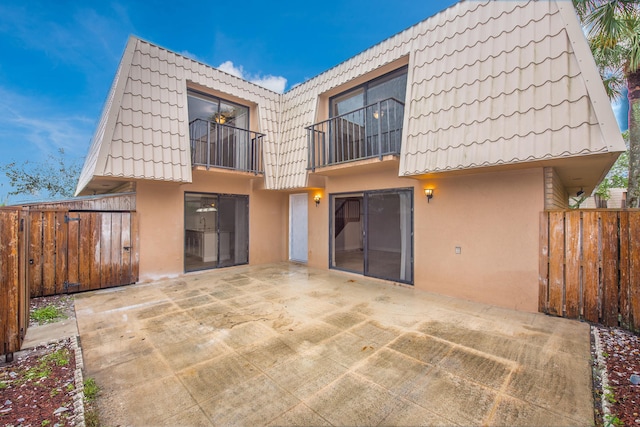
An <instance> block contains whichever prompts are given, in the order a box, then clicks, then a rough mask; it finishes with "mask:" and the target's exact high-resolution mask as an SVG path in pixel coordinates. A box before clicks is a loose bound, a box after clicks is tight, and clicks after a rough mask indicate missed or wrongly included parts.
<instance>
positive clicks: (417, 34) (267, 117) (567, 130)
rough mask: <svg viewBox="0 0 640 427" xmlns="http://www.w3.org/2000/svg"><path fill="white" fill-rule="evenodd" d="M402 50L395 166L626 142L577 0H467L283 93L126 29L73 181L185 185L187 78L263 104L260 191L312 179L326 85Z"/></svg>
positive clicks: (553, 155)
mask: <svg viewBox="0 0 640 427" xmlns="http://www.w3.org/2000/svg"><path fill="white" fill-rule="evenodd" d="M402 58H405V60H408V63H409V70H408V83H407V104H406V109H405V117H404V132H403V143H402V149H401V156H400V170H399V175H407V176H410V175H422V174H427V173H433V172H441V171H450V170H461V169H470V168H477V167H484V166H494V165H501V164H507V163H522V162H530V161H538V160H546V159H558V158H564V157H574V156H579V155H585V154H597V153H607V152H617V151H623V150H624V149H625V147H624V143H623V141H622V138H621V137H620V133H619V130H618V128H617V125H616V122H615V118H614V116H613V113H612V111H611V108H610V104H609V102H608V100H607V98H606V95H605V93H604V89H603V88H602V84H601V81H600V78H599V76H598V74H597V69H596V67H595V63H594V62H593V58H592V56H591V54H590V51H589V47H588V45H587V42H586V40H585V38H584V35H583V34H582V30H581V28H580V25H579V22H578V20H577V17H576V15H575V12H574V10H573V7H572V5H571V2H569V1H562V0H559V1H545V0H537V1H536V0H533V1H463V2H460V3H457V4H456V5H454V6H452V7H450V8H448V9H446V10H444V11H442V12H440V13H438V14H437V15H434V16H432V17H431V18H428V19H426V20H424V21H422V22H420V23H418V24H416V25H415V26H413V27H411V28H408V29H407V30H405V31H403V32H401V33H399V34H396V35H394V36H392V37H390V38H388V39H386V40H384V41H382V42H381V43H379V44H377V45H375V46H373V47H371V48H369V49H367V50H365V51H364V52H362V53H360V54H358V55H356V56H354V57H352V58H350V59H348V60H347V61H345V62H343V63H341V64H339V65H337V66H335V67H333V68H331V69H329V70H327V71H325V72H324V73H322V74H320V75H318V76H316V77H314V78H312V79H310V80H308V81H306V82H304V83H302V84H300V85H298V86H296V87H294V88H293V89H291V90H289V91H288V92H286V93H285V94H284V95H280V94H276V93H274V92H271V91H269V90H267V89H264V88H262V87H259V86H256V85H255V84H252V83H250V82H247V81H244V80H242V79H239V78H236V77H234V76H231V75H229V74H226V73H224V72H222V71H220V70H217V69H215V68H212V67H209V66H207V65H205V64H202V63H199V62H197V61H194V60H192V59H189V58H185V57H183V56H181V55H179V54H176V53H173V52H170V51H168V50H165V49H162V48H160V47H158V46H155V45H153V44H150V43H148V42H145V41H142V40H139V39H137V38H134V37H132V38H131V39H130V40H129V43H128V45H127V48H126V50H125V53H124V55H123V59H122V61H121V64H120V67H119V69H118V72H117V73H116V77H115V80H114V83H113V86H112V88H111V90H110V92H109V96H108V98H107V101H106V103H105V108H104V111H103V115H102V118H101V121H100V123H99V125H98V128H97V130H96V134H95V136H94V138H93V141H92V144H91V147H90V150H89V154H88V156H87V160H86V162H85V167H84V169H83V172H82V175H81V178H80V181H79V183H78V191H81V190H82V189H83V188H84V187H85V186H86V185H87V184H88V183H89V182H90V181H91V179H92V178H93V177H94V176H95V177H122V178H141V179H158V180H168V181H176V182H190V181H191V165H190V154H189V153H190V152H189V136H188V132H189V131H188V123H187V120H188V112H187V109H186V105H187V101H186V87H187V84H188V83H195V84H198V85H202V86H205V87H208V88H212V89H214V90H216V91H219V92H222V93H227V94H230V95H232V96H233V97H236V98H239V99H242V100H245V101H246V102H248V103H250V104H252V105H255V106H257V112H258V127H259V129H258V130H259V131H260V132H262V133H265V134H266V143H265V148H264V153H263V154H264V157H265V159H264V160H265V162H264V163H265V180H266V182H265V185H266V188H270V189H289V188H299V187H305V186H306V185H307V176H308V173H307V169H306V168H307V140H306V137H307V134H306V129H305V128H306V127H307V126H310V125H311V124H313V123H314V122H316V121H318V117H319V113H318V110H319V96H321V95H326V94H327V93H329V92H330V91H332V90H334V91H335V90H336V88H339V87H340V86H341V85H348V84H350V82H353V81H355V80H356V79H362V78H363V76H365V75H366V74H367V73H370V72H372V71H375V70H377V69H379V68H380V67H382V66H385V65H387V64H390V63H392V62H394V61H398V60H401V59H402ZM407 58H408V59H407Z"/></svg>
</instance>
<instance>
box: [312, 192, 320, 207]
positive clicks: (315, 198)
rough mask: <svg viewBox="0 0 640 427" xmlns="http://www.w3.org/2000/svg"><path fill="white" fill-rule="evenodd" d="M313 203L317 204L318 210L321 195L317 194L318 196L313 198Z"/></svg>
mask: <svg viewBox="0 0 640 427" xmlns="http://www.w3.org/2000/svg"><path fill="white" fill-rule="evenodd" d="M313 201H314V202H316V208H317V207H318V205H319V204H320V195H319V194H316V195H315V196H314V197H313Z"/></svg>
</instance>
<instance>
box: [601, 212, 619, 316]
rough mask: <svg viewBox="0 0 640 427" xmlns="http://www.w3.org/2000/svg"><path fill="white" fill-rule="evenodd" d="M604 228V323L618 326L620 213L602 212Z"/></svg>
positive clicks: (602, 256)
mask: <svg viewBox="0 0 640 427" xmlns="http://www.w3.org/2000/svg"><path fill="white" fill-rule="evenodd" d="M600 219H601V226H602V252H601V253H602V255H601V258H602V319H601V321H602V323H604V324H605V325H606V326H618V308H619V305H618V258H619V254H618V240H619V238H618V213H617V212H600Z"/></svg>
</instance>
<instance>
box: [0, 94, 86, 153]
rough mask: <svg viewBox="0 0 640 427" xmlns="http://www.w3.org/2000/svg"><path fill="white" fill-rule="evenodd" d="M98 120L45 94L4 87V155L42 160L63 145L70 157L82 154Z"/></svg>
mask: <svg viewBox="0 0 640 427" xmlns="http://www.w3.org/2000/svg"><path fill="white" fill-rule="evenodd" d="M94 124H95V120H93V119H90V118H88V117H86V116H82V115H78V114H76V113H75V112H72V111H64V110H61V109H60V107H59V105H56V103H55V102H52V101H50V100H47V99H46V98H44V97H37V98H32V97H29V96H25V95H22V94H18V93H15V92H12V91H9V90H7V89H6V88H2V87H0V159H3V160H16V161H22V160H40V159H43V158H46V156H47V155H48V154H50V153H55V152H56V151H57V150H58V149H60V148H62V149H64V150H65V152H66V153H67V155H69V156H70V157H74V158H82V157H84V155H85V154H86V150H87V148H88V144H89V140H90V138H91V132H92V128H93V126H94ZM18 147H20V148H18Z"/></svg>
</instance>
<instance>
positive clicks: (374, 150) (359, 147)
mask: <svg viewBox="0 0 640 427" xmlns="http://www.w3.org/2000/svg"><path fill="white" fill-rule="evenodd" d="M403 118H404V104H403V103H402V102H400V101H398V100H397V99H395V98H389V99H385V100H384V101H379V102H376V103H375V104H371V105H367V106H366V107H362V108H359V109H357V110H354V111H351V112H349V113H345V114H342V115H340V116H337V117H333V118H331V119H329V120H325V121H323V122H320V123H316V124H314V125H312V126H309V127H308V128H307V142H308V147H309V159H308V160H309V169H310V170H312V171H315V169H316V168H318V167H323V166H330V165H334V164H339V163H344V162H351V161H355V160H361V159H367V158H372V157H379V158H380V159H382V156H385V155H388V154H400V143H401V140H402V120H403Z"/></svg>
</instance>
